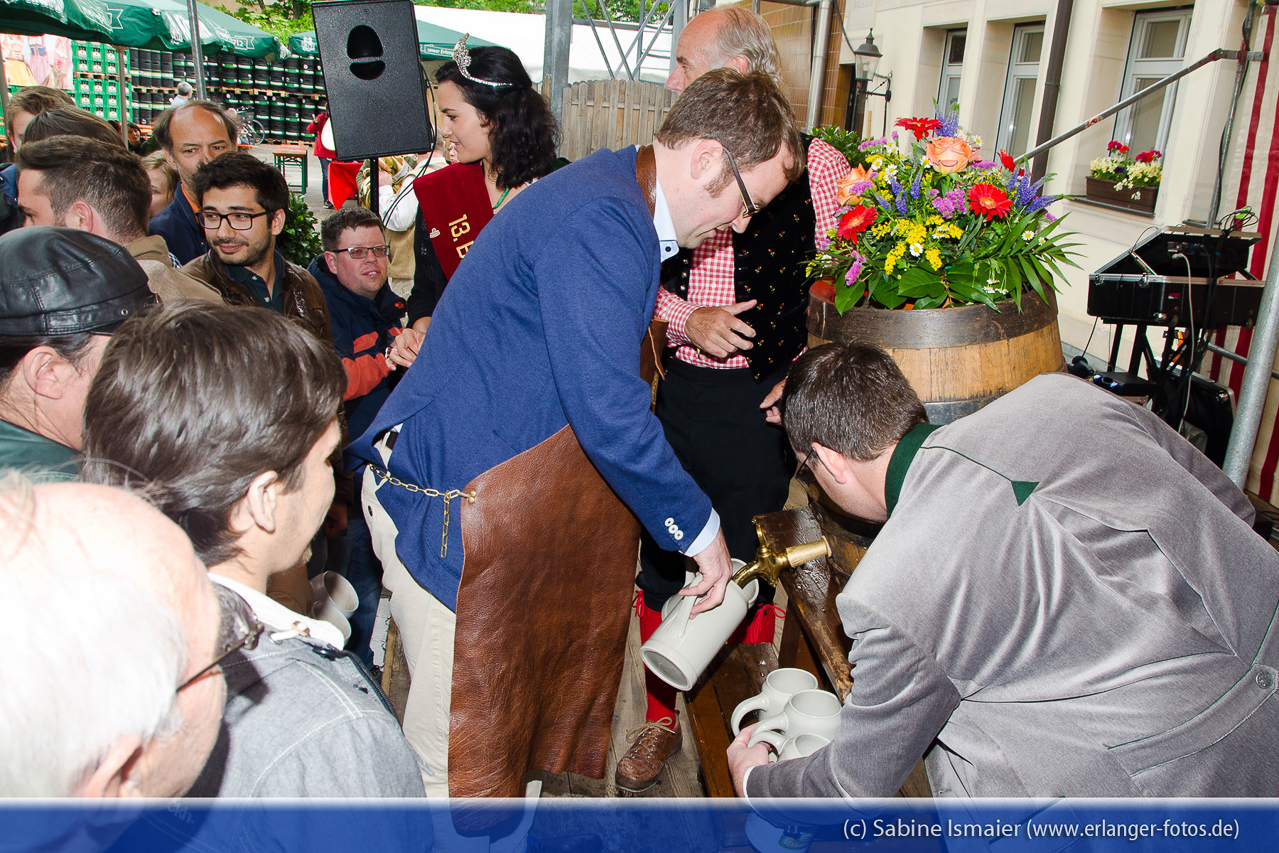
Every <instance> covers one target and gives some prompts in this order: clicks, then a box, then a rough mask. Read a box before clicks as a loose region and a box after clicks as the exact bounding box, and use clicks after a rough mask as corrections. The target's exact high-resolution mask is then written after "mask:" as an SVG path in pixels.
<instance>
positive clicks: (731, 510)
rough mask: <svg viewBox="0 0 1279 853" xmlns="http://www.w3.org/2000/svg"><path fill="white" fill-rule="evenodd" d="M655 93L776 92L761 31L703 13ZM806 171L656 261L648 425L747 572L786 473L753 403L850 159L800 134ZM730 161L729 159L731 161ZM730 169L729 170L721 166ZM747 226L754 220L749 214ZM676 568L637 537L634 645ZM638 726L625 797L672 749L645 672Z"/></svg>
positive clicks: (671, 694)
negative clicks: (656, 347) (713, 513)
mask: <svg viewBox="0 0 1279 853" xmlns="http://www.w3.org/2000/svg"><path fill="white" fill-rule="evenodd" d="M675 59H676V67H675V70H674V71H673V72H672V73H671V75H670V79H669V80H667V81H666V88H667V89H670V90H671V91H674V92H680V93H682V92H684V90H685V89H686V88H687V87H688V86H690V85H691V84H692V83H693V82H694V81H695V80H697V79H698V78H700V77H701V76H702V75H703V74H705V73H706V72H708V71H710V70H711V69H714V68H724V67H727V68H734V69H736V70H738V71H742V72H745V71H757V72H761V73H764V74H768V75H769V76H771V77H773V78H774V79H775V80H777V81H778V82H779V84H781V61H780V59H779V57H778V55H777V47H776V45H775V44H774V43H773V37H772V33H771V32H770V31H769V28H768V24H766V23H765V22H764V20H763V18H761V17H760V16H759V15H758V14H756V13H754V12H752V11H750V10H749V9H744V8H740V7H723V8H718V9H711V10H709V11H706V12H702V13H700V14H698V15H697V16H696V17H694V18H693V19H692V20H690V21H689V22H688V24H687V25H686V26H685V27H684V29H683V31H682V32H681V33H680V36H679V42H678V44H677V45H676V51H675ZM804 146H805V155H804V160H805V162H806V164H807V169H806V171H805V172H804V173H803V174H801V175H800V176H799V177H798V178H796V179H795V180H792V181H791V182H790V184H788V185H787V187H786V189H784V190H783V191H782V192H781V193H780V194H779V195H778V196H777V197H776V198H774V199H773V200H772V201H771V202H769V204H768V206H767V207H765V208H764V209H763V210H761V211H757V210H756V205H755V204H754V202H753V201H752V200H751V199H750V198H749V197H745V196H744V198H743V211H744V213H751V214H753V215H752V216H751V218H750V220H749V222H748V223H746V224H744V225H743V226H742V227H737V226H736V225H735V226H734V227H733V228H732V229H728V228H723V229H720V230H719V231H716V232H715V233H713V234H710V235H709V236H708V237H707V238H706V240H705V241H703V242H702V244H701V245H700V246H697V247H696V248H687V249H685V250H683V251H681V252H680V253H679V254H678V255H676V256H675V257H673V258H670V259H668V260H666V261H665V262H664V263H663V264H662V287H661V289H659V290H658V292H657V311H656V316H657V317H659V318H661V319H663V320H666V321H668V324H669V325H668V327H667V346H668V349H667V351H666V357H665V361H664V363H665V367H666V370H665V376H664V377H663V379H662V382H661V384H660V385H659V386H658V391H657V418H658V420H660V421H661V422H662V428H663V430H664V431H665V434H666V439H667V441H669V442H670V443H671V447H672V448H673V449H674V450H675V455H676V456H677V457H678V458H679V460H680V462H681V463H682V464H683V465H684V467H685V468H686V469H687V470H688V471H689V473H690V474H692V476H693V479H694V480H696V481H697V485H698V486H700V487H701V488H702V490H703V491H705V492H706V494H707V496H708V497H710V499H711V501H712V502H713V503H714V504H715V507H716V509H717V510H718V511H719V513H720V520H721V522H722V523H723V525H724V538H725V540H727V542H728V550H729V553H730V554H732V556H734V557H736V558H738V559H740V560H745V561H747V562H750V560H751V559H752V555H753V554H754V553H755V549H756V547H757V546H758V544H759V543H758V541H757V540H756V536H755V526H754V523H753V521H752V519H753V518H754V517H755V516H756V515H760V514H763V513H767V512H775V511H777V510H780V509H781V508H782V507H783V506H784V505H785V503H786V497H787V494H788V492H789V485H790V478H791V473H792V472H793V471H794V462H793V461H790V459H789V455H790V454H789V448H788V447H787V446H786V437H785V435H783V434H782V431H781V429H779V428H777V427H775V426H772V425H770V424H769V423H767V422H766V420H765V417H764V415H763V413H762V412H761V411H760V404H761V403H762V402H763V401H764V400H765V399H766V398H768V397H769V396H771V395H770V392H771V391H772V389H774V387H776V386H777V385H778V383H780V382H781V381H782V380H783V379H784V378H785V376H786V371H787V370H788V369H789V367H790V363H791V361H792V360H793V359H794V358H795V356H797V355H799V353H800V352H801V351H802V350H803V348H804V346H805V344H806V343H807V341H808V332H807V329H806V328H805V317H806V310H807V306H808V288H807V286H806V284H807V278H808V272H807V270H806V265H807V262H808V260H809V258H811V257H812V256H813V254H814V251H815V240H816V239H817V237H819V236H820V235H824V234H825V233H826V232H827V231H828V230H829V229H830V228H831V227H832V226H833V225H834V224H835V212H836V210H837V208H838V205H837V203H836V187H835V182H836V181H838V180H839V179H840V178H842V177H844V176H845V175H846V174H848V161H846V160H845V159H844V157H843V155H841V154H840V153H839V152H838V151H836V150H835V149H834V148H832V147H831V146H829V145H827V144H826V143H824V142H822V141H820V140H814V139H812V138H811V137H808V136H805V137H804ZM730 153H736V152H730ZM731 162H732V161H731V160H730V164H731ZM756 213H757V214H758V215H754V214H756ZM684 568H685V567H684V560H683V559H682V558H681V556H680V555H679V554H677V553H675V552H673V551H669V550H663V548H661V547H658V545H657V543H656V542H654V541H653V540H650V539H647V538H646V539H645V541H644V543H643V550H642V560H641V569H640V574H639V580H638V586H639V588H640V589H641V590H642V591H643V594H642V597H643V602H642V603H643V607H642V609H641V610H640V638H641V639H642V640H647V639H648V638H649V637H650V636H652V634H653V632H654V631H655V630H656V629H657V626H658V625H659V624H661V621H662V615H661V613H662V607H663V605H665V603H666V602H667V600H668V599H669V598H670V596H672V595H674V594H675V593H677V592H678V591H679V589H680V588H681V587H682V586H683V585H684ZM772 597H773V590H772V588H771V587H769V586H767V585H765V587H764V588H763V589H762V590H761V594H760V597H759V599H758V600H757V601H756V607H755V610H754V611H752V614H751V621H750V622H749V623H748V628H747V630H746V632H745V637H746V641H747V642H771V641H772V639H773V626H774V624H775V621H774V617H773V613H774V608H772V607H771V606H770V605H771V602H772ZM645 678H646V688H647V694H648V705H647V711H646V720H647V722H648V726H647V728H646V729H645V730H644V731H643V732H641V733H640V734H639V736H638V737H637V738H636V740H635V743H634V744H633V745H632V747H631V748H630V749H629V750H628V751H627V753H626V755H624V756H623V757H622V759H621V761H619V762H618V768H617V784H618V786H619V787H622V788H624V789H626V790H630V791H640V790H643V789H645V788H647V787H649V786H650V785H652V784H653V783H655V782H656V781H657V778H658V774H659V773H660V772H661V769H662V766H663V763H664V762H665V760H666V758H667V757H668V756H669V755H670V754H671V753H673V752H674V751H675V750H676V749H677V748H678V747H679V743H680V737H681V730H680V726H679V714H678V712H677V711H676V710H675V689H674V688H673V687H671V686H670V685H668V684H666V683H664V682H663V681H661V680H660V679H659V678H657V676H655V675H653V674H652V673H650V672H646V674H645Z"/></svg>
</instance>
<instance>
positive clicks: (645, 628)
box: [639, 594, 675, 722]
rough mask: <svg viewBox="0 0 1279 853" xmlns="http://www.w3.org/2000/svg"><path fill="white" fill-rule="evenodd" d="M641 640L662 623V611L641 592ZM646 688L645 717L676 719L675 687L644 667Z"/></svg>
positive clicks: (648, 718) (642, 641)
mask: <svg viewBox="0 0 1279 853" xmlns="http://www.w3.org/2000/svg"><path fill="white" fill-rule="evenodd" d="M639 623H640V642H641V643H646V642H648V638H649V637H651V636H653V632H654V631H656V630H657V626H658V625H661V624H662V613H661V611H660V610H654V609H653V608H651V607H649V606H648V605H647V604H645V603H644V599H643V596H642V594H641V597H640V602H639ZM644 688H645V690H646V691H647V692H648V711H647V712H646V713H645V716H644V719H646V720H648V721H649V722H657V721H658V720H660V719H662V718H664V717H670V718H671V719H675V688H674V687H671V686H670V685H669V684H667V683H666V682H665V681H662V679H660V678H658V677H657V676H656V675H654V674H653V673H651V672H649V671H648V667H644Z"/></svg>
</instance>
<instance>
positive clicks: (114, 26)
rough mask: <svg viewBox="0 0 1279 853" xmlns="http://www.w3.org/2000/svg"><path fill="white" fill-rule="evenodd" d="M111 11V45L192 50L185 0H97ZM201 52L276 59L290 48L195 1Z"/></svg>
mask: <svg viewBox="0 0 1279 853" xmlns="http://www.w3.org/2000/svg"><path fill="white" fill-rule="evenodd" d="M81 2H83V0H81ZM97 2H100V3H102V5H104V6H106V8H107V10H108V12H110V23H109V27H110V32H109V34H108V38H109V40H110V41H111V43H112V44H116V45H121V46H124V47H137V48H142V49H144V50H190V49H191V16H190V13H189V11H188V8H187V4H186V2H185V0H97ZM195 6H196V8H197V9H198V11H199V16H200V49H201V52H202V53H235V54H238V55H240V56H251V57H254V58H256V59H266V60H274V59H278V58H280V57H282V56H287V55H288V50H287V48H285V47H284V45H282V44H281V43H280V40H279V39H277V38H276V37H275V36H273V35H271V34H270V33H268V32H264V31H262V30H260V29H258V28H257V27H255V26H252V25H250V24H246V23H245V22H244V21H241V20H240V19H238V18H233V17H231V16H230V15H228V14H226V13H225V12H222V11H219V10H217V9H214V8H211V7H209V6H206V5H204V4H203V3H196V4H195Z"/></svg>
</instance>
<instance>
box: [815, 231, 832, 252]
mask: <svg viewBox="0 0 1279 853" xmlns="http://www.w3.org/2000/svg"><path fill="white" fill-rule="evenodd" d="M815 242H816V243H817V251H819V252H824V251H826V249H827V248H828V247H829V246H830V235H829V234H818V235H817V240H816V241H815Z"/></svg>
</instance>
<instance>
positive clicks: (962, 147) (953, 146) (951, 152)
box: [928, 136, 973, 175]
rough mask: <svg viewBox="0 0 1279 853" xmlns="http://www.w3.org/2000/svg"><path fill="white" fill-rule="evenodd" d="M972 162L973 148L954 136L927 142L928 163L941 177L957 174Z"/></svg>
mask: <svg viewBox="0 0 1279 853" xmlns="http://www.w3.org/2000/svg"><path fill="white" fill-rule="evenodd" d="M972 160H973V147H972V146H971V145H969V144H968V143H967V142H966V141H964V140H962V139H960V138H958V137H956V136H936V137H933V138H932V139H930V140H928V162H930V163H932V164H933V166H934V167H936V169H937V171H939V172H941V173H942V174H943V175H949V174H951V173H952V172H958V171H959V170H960V169H962V168H964V167H965V166H967V165H968V164H969V163H971V162H972Z"/></svg>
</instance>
